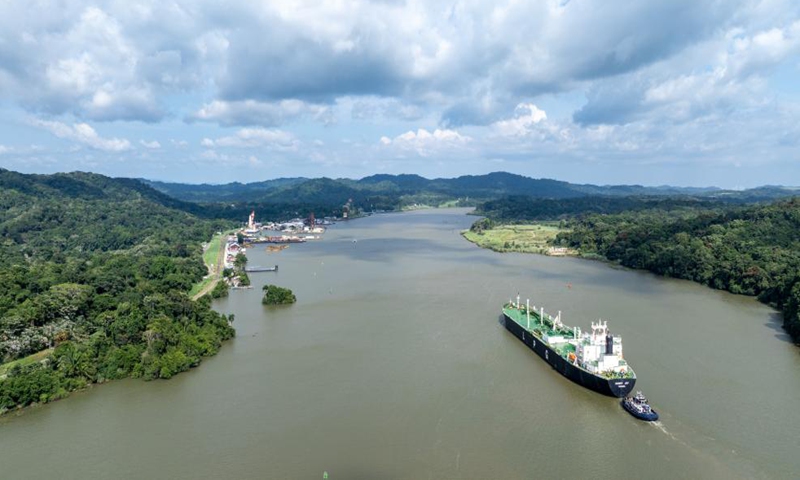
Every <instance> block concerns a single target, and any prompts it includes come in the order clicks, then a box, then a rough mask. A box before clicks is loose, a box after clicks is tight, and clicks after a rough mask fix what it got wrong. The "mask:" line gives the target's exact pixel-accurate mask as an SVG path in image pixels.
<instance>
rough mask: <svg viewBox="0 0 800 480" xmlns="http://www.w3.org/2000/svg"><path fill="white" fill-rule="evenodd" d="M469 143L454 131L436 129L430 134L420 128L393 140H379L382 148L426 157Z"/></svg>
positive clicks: (467, 137)
mask: <svg viewBox="0 0 800 480" xmlns="http://www.w3.org/2000/svg"><path fill="white" fill-rule="evenodd" d="M471 141H472V138H471V137H469V136H466V135H461V134H460V133H458V132H457V131H455V130H448V129H443V130H442V129H438V128H437V129H436V130H434V131H433V132H432V133H431V132H429V131H427V130H425V129H424V128H420V129H418V130H417V131H416V132H414V131H411V130H409V131H408V132H406V133H403V134H401V135H398V136H396V137H394V139H390V138H389V137H386V136H383V137H381V138H380V144H381V145H382V146H384V147H395V148H398V149H401V150H414V151H416V152H417V153H418V154H419V155H421V156H428V155H431V154H432V153H434V152H437V151H445V150H452V149H457V148H461V147H463V146H464V145H466V144H467V143H469V142H471Z"/></svg>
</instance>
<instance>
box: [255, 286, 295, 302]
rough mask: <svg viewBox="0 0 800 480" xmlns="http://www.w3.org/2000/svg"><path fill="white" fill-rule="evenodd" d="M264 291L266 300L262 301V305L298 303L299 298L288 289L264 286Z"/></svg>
mask: <svg viewBox="0 0 800 480" xmlns="http://www.w3.org/2000/svg"><path fill="white" fill-rule="evenodd" d="M263 290H264V298H262V299H261V303H263V304H264V305H288V304H291V303H295V302H297V297H295V296H294V293H292V291H291V290H289V289H288V288H283V287H279V286H277V285H264V287H263Z"/></svg>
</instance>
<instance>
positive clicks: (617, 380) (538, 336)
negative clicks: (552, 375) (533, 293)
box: [503, 297, 636, 397]
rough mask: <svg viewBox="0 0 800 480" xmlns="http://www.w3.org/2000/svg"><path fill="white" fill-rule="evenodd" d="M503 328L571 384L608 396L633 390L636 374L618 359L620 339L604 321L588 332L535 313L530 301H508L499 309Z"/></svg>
mask: <svg viewBox="0 0 800 480" xmlns="http://www.w3.org/2000/svg"><path fill="white" fill-rule="evenodd" d="M503 317H504V320H505V322H504V323H505V326H506V329H508V331H509V332H511V333H513V334H514V335H515V336H516V337H517V338H519V339H520V340H522V343H524V344H525V345H527V346H528V348H530V349H531V350H533V351H534V352H536V353H537V354H538V355H539V356H540V357H542V359H544V361H546V362H547V363H549V364H550V366H552V367H553V368H554V369H556V370H558V372H559V373H561V374H562V375H564V376H565V377H567V378H569V379H570V380H572V381H573V382H575V383H577V384H579V385H583V386H584V387H586V388H589V389H592V390H594V391H595V392H599V393H602V394H603V395H609V396H611V397H624V396H626V395H628V393H630V392H631V390H633V386H634V384H636V374H635V373H634V372H633V369H632V368H631V367H630V366H629V365H628V363H627V362H626V361H625V359H624V358H623V356H622V339H621V338H620V337H619V336H618V335H611V334H610V333H609V331H608V322H603V321H598V322H597V323H595V322H592V333H585V332H581V329H580V328H579V327H568V326H566V325H564V324H563V323H561V312H558V315H556V316H555V317H553V316H551V315H548V314H546V313H545V312H544V308H539V310H538V311H537V310H536V306H535V305H530V301H528V302H526V303H525V305H522V304H520V301H519V297H517V302H516V303H514V302H513V301H512V300H509V301H508V303H507V304H506V305H504V306H503Z"/></svg>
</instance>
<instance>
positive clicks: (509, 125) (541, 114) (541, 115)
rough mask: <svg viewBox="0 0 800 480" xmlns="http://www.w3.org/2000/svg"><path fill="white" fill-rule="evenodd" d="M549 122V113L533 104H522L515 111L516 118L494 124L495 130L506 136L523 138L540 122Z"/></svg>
mask: <svg viewBox="0 0 800 480" xmlns="http://www.w3.org/2000/svg"><path fill="white" fill-rule="evenodd" d="M543 120H547V113H545V111H544V110H541V109H539V108H538V107H537V106H536V105H534V104H532V103H520V104H519V105H517V108H516V109H515V110H514V118H510V119H507V120H500V121H498V122H495V123H493V124H492V127H493V128H494V130H495V131H496V132H497V133H499V134H500V135H504V136H523V135H527V134H528V133H530V131H531V129H532V128H533V127H534V126H535V125H536V124H537V123H539V122H541V121H543Z"/></svg>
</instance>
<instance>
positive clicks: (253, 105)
mask: <svg viewBox="0 0 800 480" xmlns="http://www.w3.org/2000/svg"><path fill="white" fill-rule="evenodd" d="M304 118H310V119H312V120H314V121H318V122H320V123H323V124H329V123H332V122H333V117H332V115H331V112H330V109H329V108H328V107H327V106H325V105H317V104H311V103H307V102H303V101H301V100H297V99H287V100H280V101H276V102H260V101H256V100H241V101H232V102H227V101H221V100H214V101H213V102H211V103H208V104H206V105H204V106H203V107H202V108H200V109H199V110H198V111H197V112H195V113H194V114H192V115H191V116H189V117H188V120H190V121H194V120H198V121H207V122H217V123H219V124H221V125H228V126H243V125H261V126H266V127H274V126H278V125H283V124H285V123H287V122H290V121H293V120H297V119H304Z"/></svg>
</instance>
